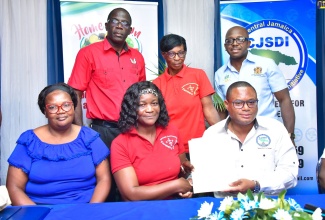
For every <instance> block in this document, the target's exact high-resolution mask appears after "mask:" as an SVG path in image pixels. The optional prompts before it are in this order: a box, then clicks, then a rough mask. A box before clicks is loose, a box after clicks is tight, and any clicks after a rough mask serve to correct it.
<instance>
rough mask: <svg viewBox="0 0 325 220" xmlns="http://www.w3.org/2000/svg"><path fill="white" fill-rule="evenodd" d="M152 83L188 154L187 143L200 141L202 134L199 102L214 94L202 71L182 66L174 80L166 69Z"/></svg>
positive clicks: (202, 121) (200, 104) (201, 110)
mask: <svg viewBox="0 0 325 220" xmlns="http://www.w3.org/2000/svg"><path fill="white" fill-rule="evenodd" d="M153 83H154V84H156V85H157V86H158V88H159V89H160V90H161V92H162V94H163V96H164V98H165V102H166V106H167V110H168V114H169V117H170V122H172V123H173V124H174V125H176V126H177V127H178V129H179V132H180V135H181V139H182V140H183V141H184V146H185V149H186V152H188V143H187V142H188V141H189V140H191V139H192V138H198V137H202V135H203V132H204V131H205V121H204V115H203V108H202V103H201V99H202V98H203V97H205V96H208V95H212V94H213V93H214V89H213V88H212V86H211V83H210V81H209V79H208V77H207V76H206V74H205V72H204V71H203V70H201V69H195V68H190V67H187V66H186V65H184V66H183V69H182V70H181V71H180V72H179V73H178V74H176V75H175V76H171V75H169V74H168V69H166V70H165V72H164V73H163V74H162V75H160V76H159V77H158V78H156V79H155V80H154V81H153Z"/></svg>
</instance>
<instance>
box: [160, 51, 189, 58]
mask: <svg viewBox="0 0 325 220" xmlns="http://www.w3.org/2000/svg"><path fill="white" fill-rule="evenodd" d="M165 54H167V56H168V57H169V58H174V57H175V56H176V55H177V56H178V57H179V58H184V57H185V56H186V51H178V53H176V52H174V51H168V52H165Z"/></svg>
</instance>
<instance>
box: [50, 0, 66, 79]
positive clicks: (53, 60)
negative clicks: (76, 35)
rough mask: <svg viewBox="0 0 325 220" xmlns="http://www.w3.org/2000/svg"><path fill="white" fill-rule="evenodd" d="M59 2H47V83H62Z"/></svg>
mask: <svg viewBox="0 0 325 220" xmlns="http://www.w3.org/2000/svg"><path fill="white" fill-rule="evenodd" d="M62 50H63V49H62V29H61V11H60V1H59V0H47V83H48V85H50V84H54V83H58V82H64V72H63V51H62Z"/></svg>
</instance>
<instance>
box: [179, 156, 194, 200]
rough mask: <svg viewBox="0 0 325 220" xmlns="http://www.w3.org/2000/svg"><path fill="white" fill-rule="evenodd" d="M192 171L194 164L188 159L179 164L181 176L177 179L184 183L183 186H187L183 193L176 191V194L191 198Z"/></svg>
mask: <svg viewBox="0 0 325 220" xmlns="http://www.w3.org/2000/svg"><path fill="white" fill-rule="evenodd" d="M192 171H194V166H193V165H192V164H191V162H190V161H188V160H186V161H185V162H183V163H182V165H181V176H183V177H181V178H180V179H179V180H180V181H182V185H183V184H184V187H185V188H188V190H187V191H185V193H182V192H180V193H178V195H179V196H180V197H182V198H191V197H192V195H193V192H192V190H193V187H192V186H193V181H192V177H191V174H190V173H191V172H192Z"/></svg>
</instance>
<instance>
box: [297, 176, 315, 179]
mask: <svg viewBox="0 0 325 220" xmlns="http://www.w3.org/2000/svg"><path fill="white" fill-rule="evenodd" d="M298 180H314V177H312V176H298Z"/></svg>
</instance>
